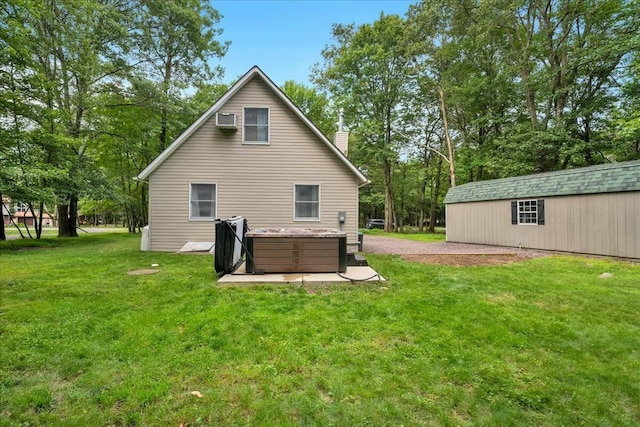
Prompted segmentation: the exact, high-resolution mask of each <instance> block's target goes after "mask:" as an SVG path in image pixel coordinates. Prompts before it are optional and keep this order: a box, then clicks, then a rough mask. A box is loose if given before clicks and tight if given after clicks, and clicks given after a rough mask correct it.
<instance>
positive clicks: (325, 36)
mask: <svg viewBox="0 0 640 427" xmlns="http://www.w3.org/2000/svg"><path fill="white" fill-rule="evenodd" d="M416 2H417V0H413V1H406V0H387V1H382V0H371V1H365V0H361V1H346V0H324V1H320V0H309V1H304V0H300V1H294V0H289V1H285V0H281V1H275V0H218V1H212V5H213V7H214V8H216V9H217V10H218V11H219V12H220V13H221V14H222V15H223V18H222V20H221V22H220V25H221V26H222V28H223V29H224V33H223V34H222V36H221V37H220V40H223V41H224V40H230V41H231V46H230V47H229V52H228V53H227V54H226V55H225V56H224V58H222V60H221V61H219V62H218V61H216V63H219V64H220V65H222V66H223V67H224V68H225V78H224V81H225V82H226V83H230V82H232V81H234V80H235V79H236V78H237V77H239V76H240V75H242V74H244V73H245V72H247V71H248V70H249V69H250V68H251V67H252V66H254V65H258V66H259V67H260V68H261V69H262V71H264V72H265V73H266V74H267V75H268V76H269V77H270V78H271V79H272V80H273V81H274V82H275V83H276V84H277V85H278V86H281V85H282V84H283V83H284V82H285V81H287V80H295V81H296V82H298V83H303V84H305V85H310V82H309V74H310V73H311V67H312V66H313V64H315V63H317V62H321V60H322V56H321V54H320V52H321V51H322V49H323V48H324V47H325V46H326V45H327V44H330V43H331V42H332V40H331V25H332V24H333V23H341V24H350V23H356V24H364V23H371V22H373V21H375V20H376V19H377V18H378V17H379V16H380V12H382V11H384V13H385V14H398V15H401V16H403V15H404V14H405V13H406V11H407V10H408V9H409V5H410V4H411V3H416Z"/></svg>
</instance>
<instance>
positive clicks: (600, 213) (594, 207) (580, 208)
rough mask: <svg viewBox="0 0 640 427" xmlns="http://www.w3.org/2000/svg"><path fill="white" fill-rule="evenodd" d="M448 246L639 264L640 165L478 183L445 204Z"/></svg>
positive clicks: (612, 165)
mask: <svg viewBox="0 0 640 427" xmlns="http://www.w3.org/2000/svg"><path fill="white" fill-rule="evenodd" d="M445 205H446V217H447V241H448V242H464V243H477V244H484V245H498V246H512V247H521V248H532V249H544V250H552V251H563V252H575V253H582V254H594V255H607V256H616V257H625V258H635V259H640V161H639V160H636V161H630V162H621V163H610V164H604V165H597V166H590V167H584V168H577V169H567V170H562V171H557V172H548V173H541V174H535V175H526V176H519V177H512V178H503V179H495V180H490V181H479V182H471V183H468V184H464V185H460V186H458V187H454V188H451V189H450V190H449V192H448V193H447V196H446V198H445Z"/></svg>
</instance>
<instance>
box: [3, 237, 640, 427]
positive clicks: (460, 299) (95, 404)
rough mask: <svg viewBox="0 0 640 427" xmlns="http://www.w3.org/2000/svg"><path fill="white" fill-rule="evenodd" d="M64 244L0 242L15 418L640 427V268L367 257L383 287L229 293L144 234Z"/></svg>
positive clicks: (207, 271) (21, 421)
mask: <svg viewBox="0 0 640 427" xmlns="http://www.w3.org/2000/svg"><path fill="white" fill-rule="evenodd" d="M46 240H49V239H46ZM51 240H52V241H53V242H54V243H52V244H50V245H48V246H46V247H42V248H31V249H28V250H15V246H11V247H8V245H6V244H4V243H3V244H1V245H0V280H1V282H0V290H1V292H2V294H1V297H2V298H1V307H0V310H1V312H0V326H1V330H0V333H1V335H0V341H1V343H2V351H1V352H0V425H176V426H177V425H179V424H180V423H185V424H186V425H238V424H242V425H268V426H271V425H401V424H402V425H476V424H480V425H527V424H528V425H576V424H584V425H629V426H633V425H638V424H639V423H640V350H639V349H640V310H638V307H640V285H639V284H640V281H639V280H638V278H639V277H640V265H638V264H632V263H626V262H616V261H611V260H601V259H590V258H581V257H567V256H554V257H550V258H544V259H540V258H538V259H533V260H529V261H526V262H523V263H515V264H510V265H504V266H492V267H464V268H456V267H446V266H440V265H423V264H416V263H409V262H405V261H403V260H402V259H400V258H398V257H394V256H382V255H379V256H373V255H370V256H368V260H369V262H370V263H371V264H372V266H373V267H374V268H375V269H377V270H378V271H379V272H380V273H381V274H383V275H384V276H385V277H387V278H388V279H389V281H388V282H386V283H380V284H374V285H349V286H330V287H322V286H317V287H306V288H301V287H295V286H262V287H240V288H223V287H219V286H216V283H215V279H214V272H213V268H212V260H211V258H210V257H209V256H198V255H176V254H166V253H148V252H147V253H141V252H139V251H137V248H138V246H139V236H129V235H126V234H120V235H118V234H103V235H85V236H82V237H80V238H78V239H51ZM153 263H158V264H159V265H160V267H159V269H160V272H159V273H157V274H155V275H149V276H129V275H127V274H126V273H127V272H128V271H129V270H132V269H139V268H149V267H150V265H151V264H153ZM603 272H609V273H612V274H613V277H611V278H608V279H602V278H600V277H599V275H600V274H601V273H603ZM192 391H198V392H200V393H201V395H202V397H201V398H199V397H197V396H194V395H192V394H191V392H192Z"/></svg>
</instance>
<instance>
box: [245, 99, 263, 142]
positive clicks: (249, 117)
mask: <svg viewBox="0 0 640 427" xmlns="http://www.w3.org/2000/svg"><path fill="white" fill-rule="evenodd" d="M243 124H244V142H245V143H247V144H268V143H269V109H268V108H249V107H245V109H244V121H243Z"/></svg>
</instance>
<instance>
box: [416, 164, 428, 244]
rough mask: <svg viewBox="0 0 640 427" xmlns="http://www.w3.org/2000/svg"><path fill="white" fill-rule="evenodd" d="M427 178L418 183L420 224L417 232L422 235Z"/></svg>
mask: <svg viewBox="0 0 640 427" xmlns="http://www.w3.org/2000/svg"><path fill="white" fill-rule="evenodd" d="M427 182H428V180H427V177H426V176H425V177H424V179H423V180H422V182H420V219H419V221H420V223H419V224H418V231H419V232H420V233H422V232H423V231H424V220H425V217H426V215H425V207H426V206H425V205H426V202H427V197H426V192H427Z"/></svg>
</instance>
